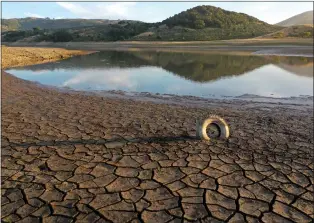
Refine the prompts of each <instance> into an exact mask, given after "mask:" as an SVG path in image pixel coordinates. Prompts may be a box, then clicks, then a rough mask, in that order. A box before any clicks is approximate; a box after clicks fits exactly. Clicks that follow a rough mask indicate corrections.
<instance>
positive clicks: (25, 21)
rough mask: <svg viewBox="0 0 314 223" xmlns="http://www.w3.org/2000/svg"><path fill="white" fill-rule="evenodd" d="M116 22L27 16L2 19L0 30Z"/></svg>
mask: <svg viewBox="0 0 314 223" xmlns="http://www.w3.org/2000/svg"><path fill="white" fill-rule="evenodd" d="M118 22H119V21H118V20H108V19H50V18H45V19H44V18H33V17H27V18H19V19H2V25H1V30H2V31H13V30H31V29H33V28H34V27H37V28H40V29H68V28H74V27H86V26H98V25H107V24H116V23H118Z"/></svg>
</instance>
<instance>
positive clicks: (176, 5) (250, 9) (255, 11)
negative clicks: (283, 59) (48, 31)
mask: <svg viewBox="0 0 314 223" xmlns="http://www.w3.org/2000/svg"><path fill="white" fill-rule="evenodd" d="M198 5H212V6H216V7H220V8H222V9H225V10H229V11H235V12H242V13H245V14H248V15H251V16H254V17H256V18H258V19H260V20H262V21H264V22H267V23H269V24H275V23H277V22H281V21H282V20H285V19H287V18H290V17H292V16H294V15H297V14H300V13H302V12H305V11H309V10H313V2H256V1H255V2H196V1H195V2H191V1H190V2H2V5H1V6H2V18H5V19H7V18H22V17H42V18H45V17H49V18H55V19H61V18H86V19H130V20H140V21H143V22H160V21H162V20H164V19H166V18H168V17H170V16H173V15H174V14H177V13H180V12H181V11H185V10H187V9H190V8H193V7H195V6H198Z"/></svg>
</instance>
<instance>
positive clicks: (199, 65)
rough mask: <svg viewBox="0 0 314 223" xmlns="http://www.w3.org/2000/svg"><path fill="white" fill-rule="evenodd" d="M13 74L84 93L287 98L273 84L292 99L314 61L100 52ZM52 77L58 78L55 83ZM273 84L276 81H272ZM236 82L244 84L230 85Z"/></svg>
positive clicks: (309, 75) (213, 55) (232, 56)
mask: <svg viewBox="0 0 314 223" xmlns="http://www.w3.org/2000/svg"><path fill="white" fill-rule="evenodd" d="M11 71H12V72H11V73H13V74H15V75H17V76H19V77H21V78H25V79H30V80H36V81H39V82H40V83H44V84H50V85H57V86H69V87H71V88H74V89H84V90H86V89H91V90H125V91H147V92H152V93H173V94H187V95H189V94H191V95H195V96H204V95H210V94H217V93H218V94H223V95H229V96H235V95H238V94H241V93H243V92H244V93H250V94H255V93H258V94H261V95H266V94H267V95H272V94H277V95H278V96H288V95H289V93H285V92H286V90H285V91H284V92H280V91H282V90H280V89H279V87H277V88H278V89H274V88H276V86H275V85H285V88H290V89H291V88H294V90H293V92H292V93H291V95H290V96H296V95H295V94H298V88H299V87H300V84H303V82H308V80H305V79H304V78H306V79H308V78H311V79H312V78H313V58H308V57H307V58H305V57H281V56H280V57H278V56H255V55H254V56H253V55H245V56H244V55H230V54H229V55H224V54H213V53H192V52H189V53H188V52H184V53H183V52H147V51H145V52H141V51H134V52H132V51H102V52H98V53H95V54H90V55H85V56H78V57H73V58H70V59H67V60H63V61H59V62H55V63H47V64H40V65H32V66H27V67H20V68H15V69H14V70H11ZM21 71H23V72H24V73H25V72H26V73H27V72H33V73H32V75H31V74H30V73H29V75H30V76H31V77H26V76H27V75H26V76H25V75H24V76H23V74H22V73H21ZM9 72H10V71H9ZM48 73H49V74H48ZM44 75H46V78H48V76H49V78H50V79H49V80H48V79H46V80H45V81H41V80H40V79H41V77H40V76H44ZM47 75H48V76H47ZM53 75H54V76H53ZM291 75H292V76H291ZM36 76H38V77H36ZM293 76H295V77H293ZM54 77H55V79H60V80H59V81H57V80H54V79H53V78H54ZM42 78H43V79H44V77H42ZM302 78H303V79H302ZM184 80H186V81H184ZM274 81H275V82H276V83H272V82H274ZM298 81H299V82H298ZM222 82H223V84H222ZM293 82H294V83H293ZM297 82H298V83H297ZM193 83H194V84H193ZM209 84H211V85H209ZM234 84H237V85H240V86H232V85H234ZM296 84H298V85H299V87H298V86H297V85H296ZM87 85H88V87H86V86H87ZM156 85H158V86H156ZM205 85H206V86H205ZM245 85H249V86H245ZM266 85H269V86H268V87H267V86H266ZM193 86H194V88H198V89H199V90H198V91H199V92H198V93H195V92H196V91H197V90H195V89H193ZM253 86H254V88H257V90H256V89H253ZM240 87H241V88H242V89H240ZM218 88H220V90H219V89H218ZM280 88H283V86H281V87H280ZM310 88H312V89H313V86H311V85H309V86H308V87H307V88H306V89H307V90H306V92H305V91H302V90H300V92H299V93H300V94H304V93H307V92H308V91H309V90H311V89H310ZM250 91H251V92H250ZM254 91H255V92H254ZM193 92H194V93H193Z"/></svg>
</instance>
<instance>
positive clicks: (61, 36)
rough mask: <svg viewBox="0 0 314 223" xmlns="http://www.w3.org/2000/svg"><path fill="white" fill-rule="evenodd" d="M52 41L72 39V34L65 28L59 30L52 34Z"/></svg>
mask: <svg viewBox="0 0 314 223" xmlns="http://www.w3.org/2000/svg"><path fill="white" fill-rule="evenodd" d="M52 39H53V41H54V42H69V41H71V40H73V37H72V35H71V34H70V33H69V32H68V31H66V30H59V31H57V32H55V33H53V34H52Z"/></svg>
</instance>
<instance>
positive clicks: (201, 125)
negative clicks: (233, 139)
mask: <svg viewBox="0 0 314 223" xmlns="http://www.w3.org/2000/svg"><path fill="white" fill-rule="evenodd" d="M210 124H215V125H216V126H217V127H218V129H219V137H218V138H219V139H227V138H228V137H229V134H230V133H229V126H228V124H227V122H226V121H225V120H223V119H222V118H220V117H219V116H216V115H212V116H210V117H209V118H207V119H205V120H203V121H201V122H199V121H197V123H196V137H197V138H199V139H203V140H207V141H209V140H210V139H211V138H210V137H209V136H208V135H207V132H206V130H207V127H208V126H209V125H210Z"/></svg>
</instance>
